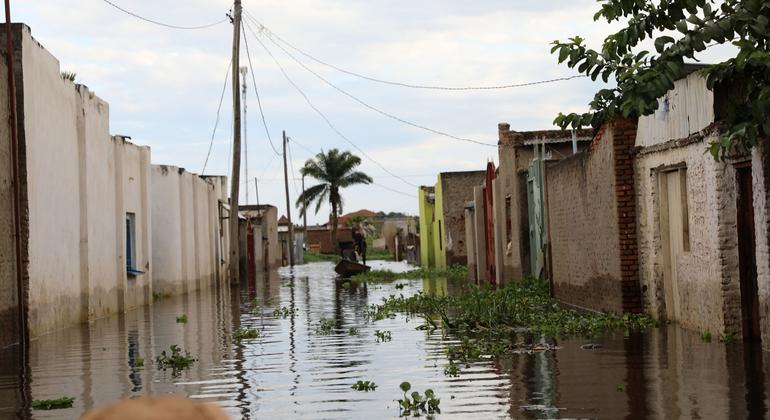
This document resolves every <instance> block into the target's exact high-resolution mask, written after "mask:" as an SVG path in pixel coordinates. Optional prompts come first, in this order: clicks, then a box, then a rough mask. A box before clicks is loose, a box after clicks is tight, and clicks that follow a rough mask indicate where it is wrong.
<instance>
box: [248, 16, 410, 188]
mask: <svg viewBox="0 0 770 420" xmlns="http://www.w3.org/2000/svg"><path fill="white" fill-rule="evenodd" d="M244 24H245V25H244V26H245V27H246V28H247V29H248V30H249V31H250V32H251V33H252V35H253V36H254V39H256V40H257V42H258V43H259V45H261V46H262V48H263V49H264V50H265V52H267V54H268V55H269V56H270V58H271V59H272V60H273V62H274V63H275V65H276V66H278V68H279V69H280V71H281V73H282V74H283V76H284V77H285V78H286V80H287V81H288V82H289V84H291V85H292V86H293V87H294V89H296V90H297V92H298V93H299V94H300V95H302V97H303V98H304V99H305V102H307V104H308V106H309V107H310V108H312V109H313V111H315V112H316V113H317V114H318V115H319V116H320V117H321V118H322V119H323V120H324V121H325V122H326V124H327V125H328V126H329V128H331V129H332V131H334V132H335V133H336V134H337V135H338V136H339V137H340V138H341V139H343V140H345V141H346V142H347V143H348V144H350V145H351V146H353V147H354V148H355V149H356V150H358V151H359V152H360V153H361V154H362V155H364V157H366V158H367V159H369V160H371V161H372V162H374V163H375V164H377V166H379V167H380V168H381V169H382V170H383V171H385V172H387V173H388V174H390V175H393V177H395V178H398V179H399V180H401V181H402V182H403V183H405V184H407V185H409V186H412V187H415V188H417V187H418V185H416V184H413V183H411V182H409V181H407V180H405V179H404V178H402V177H400V176H398V175H397V174H395V173H393V172H391V171H390V170H388V168H386V167H385V166H384V165H383V164H381V163H380V162H379V161H377V160H375V159H374V158H372V157H371V156H369V154H368V153H366V152H365V151H364V150H363V149H361V148H360V147H358V145H357V144H355V143H353V141H352V140H350V139H349V138H348V137H347V136H345V135H344V134H342V132H341V131H340V130H339V129H337V127H336V126H335V125H334V124H332V122H331V121H330V120H329V118H327V117H326V115H325V114H324V113H323V112H322V111H321V110H320V109H318V108H317V107H316V106H315V105H314V104H313V102H312V101H311V100H310V98H308V96H307V95H306V94H305V92H304V91H303V90H302V89H301V88H300V87H299V86H298V85H297V84H296V83H294V80H292V79H291V77H290V76H289V74H288V73H287V72H286V69H284V68H283V66H282V65H281V63H280V62H279V61H278V59H276V58H275V56H274V55H273V53H272V52H271V51H270V49H269V48H267V45H265V44H264V43H263V42H262V40H260V39H259V37H258V36H257V34H256V33H255V32H254V30H253V29H252V28H251V26H250V25H249V24H248V21H244Z"/></svg>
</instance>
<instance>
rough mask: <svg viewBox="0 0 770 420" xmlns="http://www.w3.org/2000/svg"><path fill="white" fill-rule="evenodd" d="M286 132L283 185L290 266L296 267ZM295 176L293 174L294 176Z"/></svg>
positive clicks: (284, 133) (284, 134) (284, 132)
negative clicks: (287, 222)
mask: <svg viewBox="0 0 770 420" xmlns="http://www.w3.org/2000/svg"><path fill="white" fill-rule="evenodd" d="M288 142H289V140H288V139H287V138H286V130H284V131H283V185H284V187H285V188H286V218H287V219H289V241H288V243H287V244H288V245H287V246H288V248H289V265H290V266H292V267H294V224H292V222H291V199H290V198H289V170H288V169H287V168H286V144H287V143H288ZM292 176H293V174H292Z"/></svg>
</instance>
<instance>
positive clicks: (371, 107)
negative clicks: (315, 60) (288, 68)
mask: <svg viewBox="0 0 770 420" xmlns="http://www.w3.org/2000/svg"><path fill="white" fill-rule="evenodd" d="M246 16H247V17H248V18H249V19H252V20H254V19H253V18H251V16H250V15H248V14H247V15H246ZM254 22H255V24H257V25H260V24H259V22H256V20H254ZM261 27H262V28H264V26H261ZM266 38H267V39H268V40H269V41H270V42H272V43H273V45H275V46H276V47H278V48H280V49H281V50H282V51H283V52H284V53H286V55H287V56H289V58H291V59H292V60H294V61H295V62H296V63H297V64H299V65H300V66H301V67H302V68H303V69H305V70H306V71H307V72H309V73H310V74H312V75H313V76H315V77H316V78H318V79H319V80H321V81H322V82H324V83H325V84H326V85H328V86H329V87H331V88H332V89H334V90H336V91H338V92H339V93H341V94H343V95H345V96H347V97H348V98H350V99H352V100H354V101H356V102H358V103H359V104H361V105H362V106H364V107H366V108H368V109H370V110H372V111H374V112H376V113H378V114H380V115H383V116H385V117H387V118H390V119H392V120H395V121H398V122H400V123H402V124H406V125H409V126H412V127H415V128H419V129H421V130H425V131H428V132H430V133H433V134H437V135H439V136H443V137H448V138H450V139H453V140H458V141H464V142H468V143H474V144H479V145H482V146H488V147H495V148H497V144H493V143H487V142H483V141H479V140H474V139H469V138H466V137H460V136H455V135H454V134H449V133H447V132H445V131H441V130H436V129H434V128H430V127H427V126H424V125H422V124H418V123H415V122H412V121H408V120H406V119H404V118H401V117H399V116H396V115H393V114H391V113H389V112H386V111H383V110H381V109H379V108H377V107H375V106H373V105H370V104H369V103H367V102H365V101H364V100H362V99H360V98H358V97H357V96H355V95H353V94H351V93H349V92H347V91H346V90H343V89H342V88H340V87H338V86H337V85H335V84H334V83H332V82H330V81H329V80H327V79H326V78H324V77H323V76H321V75H320V74H318V73H316V72H315V71H314V70H313V69H311V68H310V67H308V66H306V65H305V63H303V62H302V61H300V60H299V59H297V58H296V57H295V56H294V55H293V54H292V53H290V52H289V51H288V50H286V48H283V47H282V46H281V45H280V44H278V43H277V42H275V40H273V38H271V37H270V36H269V33H267V32H266Z"/></svg>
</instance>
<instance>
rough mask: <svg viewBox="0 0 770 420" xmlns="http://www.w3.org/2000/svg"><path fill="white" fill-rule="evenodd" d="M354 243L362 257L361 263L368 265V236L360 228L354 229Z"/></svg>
mask: <svg viewBox="0 0 770 420" xmlns="http://www.w3.org/2000/svg"><path fill="white" fill-rule="evenodd" d="M353 242H355V244H356V250H357V251H358V254H359V255H360V256H361V262H362V263H363V264H364V265H366V236H364V232H363V229H361V228H360V227H356V228H355V229H353Z"/></svg>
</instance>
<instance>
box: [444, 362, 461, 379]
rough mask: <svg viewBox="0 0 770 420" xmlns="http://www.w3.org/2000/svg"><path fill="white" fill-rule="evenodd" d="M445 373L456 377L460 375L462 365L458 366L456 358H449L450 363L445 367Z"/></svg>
mask: <svg viewBox="0 0 770 420" xmlns="http://www.w3.org/2000/svg"><path fill="white" fill-rule="evenodd" d="M444 375H446V376H451V377H454V378H456V377H458V376H460V367H459V366H457V363H455V361H454V360H452V359H449V364H448V365H447V366H446V367H445V368H444Z"/></svg>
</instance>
